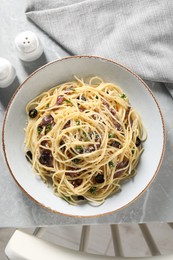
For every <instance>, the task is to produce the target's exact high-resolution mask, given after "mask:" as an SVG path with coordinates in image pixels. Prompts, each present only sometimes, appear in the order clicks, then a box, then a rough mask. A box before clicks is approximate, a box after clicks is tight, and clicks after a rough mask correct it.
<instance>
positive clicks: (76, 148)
mask: <svg viewBox="0 0 173 260" xmlns="http://www.w3.org/2000/svg"><path fill="white" fill-rule="evenodd" d="M75 150H76V152H77V153H83V148H82V146H81V145H77V146H76V147H75Z"/></svg>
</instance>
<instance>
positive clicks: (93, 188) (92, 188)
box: [90, 186, 97, 195]
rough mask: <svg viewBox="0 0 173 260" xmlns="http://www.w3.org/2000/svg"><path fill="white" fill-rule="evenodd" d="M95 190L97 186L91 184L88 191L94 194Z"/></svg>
mask: <svg viewBox="0 0 173 260" xmlns="http://www.w3.org/2000/svg"><path fill="white" fill-rule="evenodd" d="M96 191H97V188H96V187H94V186H92V187H91V188H90V192H91V193H92V194H94V195H95V194H96Z"/></svg>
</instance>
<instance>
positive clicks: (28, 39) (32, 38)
mask: <svg viewBox="0 0 173 260" xmlns="http://www.w3.org/2000/svg"><path fill="white" fill-rule="evenodd" d="M15 46H16V51H17V54H18V57H19V58H20V59H21V60H23V61H34V60H36V59H38V58H39V57H40V56H41V55H42V53H43V47H42V44H41V42H40V40H39V38H38V36H37V35H36V34H35V33H33V32H31V31H25V32H21V33H20V34H18V35H17V37H16V38H15Z"/></svg>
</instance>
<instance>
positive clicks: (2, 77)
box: [0, 58, 16, 88]
mask: <svg viewBox="0 0 173 260" xmlns="http://www.w3.org/2000/svg"><path fill="white" fill-rule="evenodd" d="M15 77H16V70H15V68H14V67H13V65H12V64H11V63H10V62H9V61H8V60H7V59H4V58H0V88H6V87H8V86H9V85H11V84H12V83H13V81H14V79H15Z"/></svg>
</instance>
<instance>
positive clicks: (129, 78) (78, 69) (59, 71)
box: [2, 56, 165, 217]
mask: <svg viewBox="0 0 173 260" xmlns="http://www.w3.org/2000/svg"><path fill="white" fill-rule="evenodd" d="M73 75H76V76H78V77H84V78H85V77H88V76H94V75H97V76H100V77H102V78H103V79H104V80H105V81H107V82H108V81H109V82H112V83H115V84H117V85H118V86H120V87H121V88H122V89H123V90H124V92H125V93H126V94H127V96H128V98H129V100H130V103H131V105H132V106H133V107H134V108H136V110H137V111H138V112H139V113H140V115H141V117H142V121H143V124H144V126H145V128H146V130H147V133H148V138H147V140H146V142H145V143H144V149H145V151H144V152H143V154H142V157H141V159H140V163H139V165H138V168H137V175H136V176H135V178H134V179H133V180H130V181H128V182H127V183H124V184H123V185H122V191H121V192H119V193H117V194H115V195H114V196H111V197H110V198H107V200H106V201H105V203H103V204H102V205H100V206H97V207H93V206H91V205H89V204H84V205H78V206H72V205H69V204H68V203H67V202H65V201H64V200H62V199H61V198H59V197H57V196H55V195H54V194H53V192H52V190H51V188H48V187H47V186H46V185H45V184H44V183H43V181H42V180H40V179H39V178H36V176H35V174H34V173H33V171H32V168H31V165H30V164H29V163H28V162H27V160H26V158H25V155H24V153H23V147H24V137H25V133H24V127H25V124H26V120H27V115H26V113H25V106H26V104H27V103H28V102H29V101H30V100H31V99H32V98H34V97H36V96H37V95H39V94H40V93H41V92H43V91H45V90H47V89H49V88H51V87H53V86H55V85H57V84H60V83H62V82H66V81H69V80H72V79H74V77H73ZM2 136H3V137H2V138H3V151H4V155H5V159H6V163H7V165H8V167H9V170H10V172H11V174H12V176H13V178H14V179H15V181H16V182H17V184H18V185H19V187H20V188H21V189H22V190H23V191H24V192H25V193H26V194H27V195H28V196H29V197H30V198H31V199H33V200H34V201H35V202H37V203H38V204H39V205H42V206H44V207H46V208H48V209H49V210H51V211H54V212H57V213H62V214H65V215H70V216H79V217H89V216H98V215H104V214H108V213H112V212H114V211H116V210H119V209H122V208H123V207H125V206H128V205H129V204H130V203H131V202H133V201H134V200H135V199H137V198H138V197H139V196H140V195H141V194H142V193H143V192H144V191H145V190H146V189H147V188H148V186H149V185H150V184H151V182H152V180H153V179H154V177H155V176H156V173H157V172H158V170H159V167H160V165H161V162H162V159H163V154H164V149H165V126H164V122H163V116H162V114H161V111H160V108H159V105H158V103H157V101H156V99H155V97H154V95H153V94H152V92H151V90H150V89H149V88H148V87H147V85H146V84H145V83H144V82H143V81H142V80H141V79H140V78H139V77H138V76H137V75H136V74H135V73H133V72H132V71H130V70H129V69H128V68H126V67H125V66H123V65H121V64H118V63H116V62H114V61H111V60H107V59H105V58H101V57H95V56H74V57H66V58H63V59H60V60H56V61H53V62H50V63H48V64H46V65H45V66H43V67H41V68H39V69H38V70H36V71H35V72H33V73H32V74H31V75H30V76H29V77H28V78H27V79H26V80H25V81H24V82H23V83H22V84H21V85H20V86H19V87H18V89H17V90H16V92H15V94H14V95H13V97H12V99H11V101H10V103H9V106H8V108H7V111H6V115H5V119H4V124H3V133H2Z"/></svg>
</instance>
